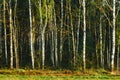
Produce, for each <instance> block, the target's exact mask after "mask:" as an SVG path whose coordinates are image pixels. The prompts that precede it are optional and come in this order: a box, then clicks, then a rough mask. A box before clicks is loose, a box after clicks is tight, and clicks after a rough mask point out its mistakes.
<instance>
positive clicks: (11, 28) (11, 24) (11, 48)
mask: <svg viewBox="0 0 120 80" xmlns="http://www.w3.org/2000/svg"><path fill="white" fill-rule="evenodd" d="M11 4H12V3H11V0H9V25H10V68H11V69H13V20H12V6H11Z"/></svg>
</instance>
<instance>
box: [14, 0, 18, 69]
mask: <svg viewBox="0 0 120 80" xmlns="http://www.w3.org/2000/svg"><path fill="white" fill-rule="evenodd" d="M16 9H17V0H16V1H15V7H14V28H13V33H14V34H13V41H14V50H15V58H16V69H18V68H19V57H18V41H17V40H18V37H17V26H16Z"/></svg>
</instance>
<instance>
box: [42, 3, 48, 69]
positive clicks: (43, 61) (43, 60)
mask: <svg viewBox="0 0 120 80" xmlns="http://www.w3.org/2000/svg"><path fill="white" fill-rule="evenodd" d="M47 19H48V16H47V5H45V24H44V26H43V28H42V32H41V35H42V69H44V66H45V29H46V27H47Z"/></svg>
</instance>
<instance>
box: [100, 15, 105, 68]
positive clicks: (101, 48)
mask: <svg viewBox="0 0 120 80" xmlns="http://www.w3.org/2000/svg"><path fill="white" fill-rule="evenodd" d="M102 40H103V37H102V15H100V62H101V67H102V68H103V66H104V63H103V45H102V44H103V41H102Z"/></svg>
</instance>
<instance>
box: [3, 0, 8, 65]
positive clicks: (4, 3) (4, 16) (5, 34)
mask: <svg viewBox="0 0 120 80" xmlns="http://www.w3.org/2000/svg"><path fill="white" fill-rule="evenodd" d="M3 24H4V36H5V37H4V39H5V40H4V41H5V43H4V44H5V59H6V65H8V52H7V33H6V0H3Z"/></svg>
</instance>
